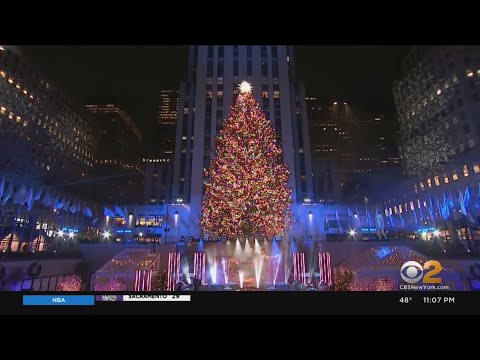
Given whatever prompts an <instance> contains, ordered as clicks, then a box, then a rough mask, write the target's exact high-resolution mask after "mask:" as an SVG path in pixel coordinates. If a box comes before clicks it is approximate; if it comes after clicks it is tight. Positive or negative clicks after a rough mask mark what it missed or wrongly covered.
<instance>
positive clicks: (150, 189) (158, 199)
mask: <svg viewBox="0 0 480 360" xmlns="http://www.w3.org/2000/svg"><path fill="white" fill-rule="evenodd" d="M143 163H144V165H145V186H144V199H145V200H144V201H145V204H149V205H156V204H164V203H168V202H169V201H170V194H171V183H172V168H173V166H172V162H171V160H170V158H153V159H150V158H144V159H143Z"/></svg>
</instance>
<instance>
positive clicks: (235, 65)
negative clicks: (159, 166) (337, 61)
mask: <svg viewBox="0 0 480 360" xmlns="http://www.w3.org/2000/svg"><path fill="white" fill-rule="evenodd" d="M242 80H246V81H248V82H250V83H251V84H252V86H253V94H254V97H255V98H256V99H257V101H258V102H259V103H260V104H261V105H262V106H263V109H264V111H265V113H266V115H267V118H270V119H271V121H272V122H273V123H274V125H275V129H276V132H277V136H278V141H279V142H280V143H281V146H282V148H283V152H284V162H285V163H286V164H287V165H288V167H289V170H290V178H289V185H290V187H291V188H292V189H293V193H292V197H293V201H294V202H295V203H297V202H303V201H304V200H305V201H310V199H311V198H312V197H313V183H312V170H311V161H310V151H309V149H310V143H309V136H308V121H307V111H306V104H305V94H304V89H303V85H302V84H301V83H299V82H297V81H296V78H295V61H294V54H293V47H291V46H274V45H268V46H239V45H232V46H219V45H209V46H191V47H190V52H189V65H188V79H187V81H186V82H184V83H182V84H181V87H180V92H179V95H180V97H179V111H178V118H177V132H176V147H175V162H174V171H173V184H172V195H173V198H174V199H175V198H178V199H181V200H182V201H183V202H185V203H188V204H190V211H191V218H192V221H193V222H198V221H197V220H198V219H199V216H200V204H201V200H202V196H203V192H204V181H206V180H207V179H205V178H204V170H205V169H206V168H208V167H209V164H210V161H211V159H212V157H213V153H212V151H211V150H212V148H213V146H214V140H215V136H216V135H217V134H218V133H219V131H220V129H221V128H222V125H223V122H224V120H225V118H226V117H227V116H228V113H229V109H230V106H231V105H232V104H233V101H234V99H235V96H236V95H238V89H237V86H238V84H239V83H240V82H241V81H242Z"/></svg>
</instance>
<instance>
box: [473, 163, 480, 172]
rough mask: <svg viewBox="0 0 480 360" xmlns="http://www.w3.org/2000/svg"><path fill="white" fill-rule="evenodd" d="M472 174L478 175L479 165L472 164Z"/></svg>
mask: <svg viewBox="0 0 480 360" xmlns="http://www.w3.org/2000/svg"><path fill="white" fill-rule="evenodd" d="M473 172H474V173H475V174H478V173H479V172H480V165H478V164H473Z"/></svg>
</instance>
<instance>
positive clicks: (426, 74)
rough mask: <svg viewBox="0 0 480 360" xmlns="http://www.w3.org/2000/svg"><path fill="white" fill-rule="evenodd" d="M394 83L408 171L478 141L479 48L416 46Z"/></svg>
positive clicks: (422, 169) (420, 171)
mask: <svg viewBox="0 0 480 360" xmlns="http://www.w3.org/2000/svg"><path fill="white" fill-rule="evenodd" d="M402 70H403V74H402V79H401V80H399V81H397V82H396V83H395V85H394V88H393V93H394V98H395V104H396V107H397V113H398V118H399V124H400V133H401V144H400V156H401V158H402V164H403V167H404V170H405V172H406V173H407V174H408V175H411V176H412V175H421V176H423V175H427V174H428V173H429V172H431V171H435V170H437V168H438V166H439V165H441V164H442V163H445V162H449V161H450V160H452V159H454V158H456V157H458V156H459V154H462V153H464V152H468V151H470V150H472V149H476V148H478V147H479V145H480V125H479V122H478V118H479V116H480V80H479V79H480V47H479V46H429V47H425V46H418V47H414V48H413V49H412V50H411V52H410V54H409V55H408V56H407V57H406V58H405V60H404V62H403V69H402Z"/></svg>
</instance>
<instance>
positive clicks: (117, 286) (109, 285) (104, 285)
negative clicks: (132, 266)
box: [95, 276, 127, 291]
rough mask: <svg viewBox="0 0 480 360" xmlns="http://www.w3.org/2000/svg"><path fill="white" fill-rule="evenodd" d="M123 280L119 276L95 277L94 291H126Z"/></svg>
mask: <svg viewBox="0 0 480 360" xmlns="http://www.w3.org/2000/svg"><path fill="white" fill-rule="evenodd" d="M126 290H127V286H126V284H125V280H124V279H121V278H119V277H116V276H114V277H108V278H97V279H96V280H95V291H126Z"/></svg>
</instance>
